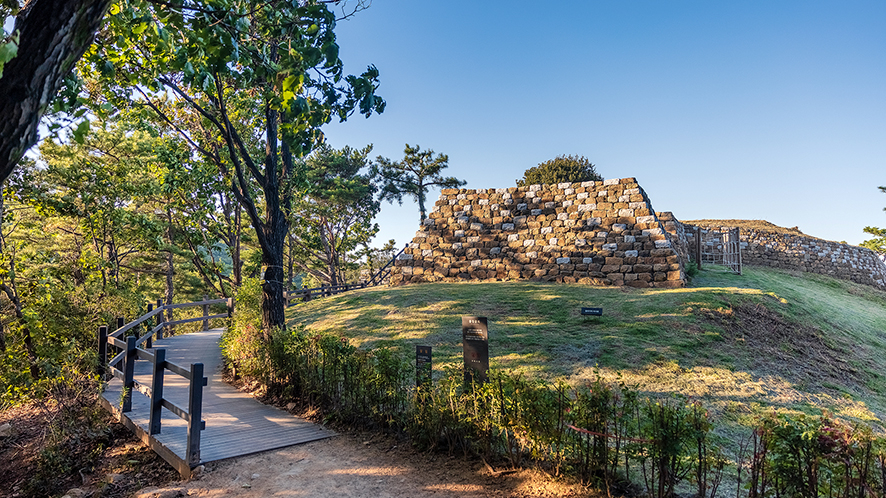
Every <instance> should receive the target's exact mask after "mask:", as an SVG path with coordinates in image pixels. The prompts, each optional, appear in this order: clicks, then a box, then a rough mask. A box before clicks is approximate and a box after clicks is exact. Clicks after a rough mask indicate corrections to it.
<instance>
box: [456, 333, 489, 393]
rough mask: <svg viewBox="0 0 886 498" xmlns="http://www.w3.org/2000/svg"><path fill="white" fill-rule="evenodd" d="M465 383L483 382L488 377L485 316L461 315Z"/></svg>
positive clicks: (487, 339)
mask: <svg viewBox="0 0 886 498" xmlns="http://www.w3.org/2000/svg"><path fill="white" fill-rule="evenodd" d="M461 336H462V348H463V349H464V359H465V385H470V384H471V383H473V382H479V383H485V382H486V381H487V380H488V378H489V329H488V327H487V323H486V317H485V316H463V317H461Z"/></svg>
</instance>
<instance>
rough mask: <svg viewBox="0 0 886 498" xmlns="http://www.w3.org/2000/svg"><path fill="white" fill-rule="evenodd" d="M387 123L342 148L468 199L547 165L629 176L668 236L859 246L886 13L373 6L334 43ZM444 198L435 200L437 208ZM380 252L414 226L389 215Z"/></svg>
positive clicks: (833, 8) (872, 188) (879, 140)
mask: <svg viewBox="0 0 886 498" xmlns="http://www.w3.org/2000/svg"><path fill="white" fill-rule="evenodd" d="M337 32H338V41H339V44H340V46H341V57H342V60H343V61H344V62H345V70H346V72H348V73H359V72H361V71H362V70H363V69H364V68H365V66H366V65H368V64H375V65H376V66H377V67H378V68H379V71H380V73H381V77H380V80H381V86H380V88H379V91H378V93H379V94H380V95H382V96H383V97H384V98H385V100H386V101H387V104H388V105H387V110H386V111H385V112H384V113H383V114H381V115H377V116H372V117H371V118H369V119H364V118H363V117H361V116H355V117H352V118H351V119H350V120H349V121H347V122H345V123H343V124H332V125H328V126H327V127H326V128H325V132H326V134H327V137H328V140H329V142H330V143H331V144H332V145H333V146H335V147H341V146H344V145H351V146H353V147H362V146H364V145H366V144H369V143H371V144H373V145H374V147H375V148H374V151H373V157H374V156H375V155H383V156H385V157H389V158H391V159H395V160H396V159H401V158H402V156H403V147H404V145H405V144H406V143H409V144H411V145H415V144H419V145H421V147H422V148H431V149H433V150H435V151H437V152H442V153H445V154H448V155H449V168H448V170H447V173H448V175H454V176H457V177H459V178H461V179H464V180H466V181H467V182H468V184H467V188H498V187H512V186H515V181H516V179H517V178H519V177H521V176H522V174H523V172H524V171H525V170H526V169H528V168H530V167H532V166H535V165H537V164H538V163H539V162H541V161H545V160H547V159H551V158H553V157H555V156H557V155H559V154H576V155H583V156H586V157H587V158H588V159H589V160H590V161H591V162H593V163H594V164H596V166H597V171H598V172H599V173H600V174H601V175H602V176H603V177H604V178H623V177H636V178H637V180H638V181H639V183H640V185H641V186H642V187H643V189H644V190H645V191H646V193H647V194H648V195H649V198H650V200H651V201H652V204H653V207H654V209H656V210H657V211H673V212H674V214H675V215H676V216H677V218H678V219H684V220H688V219H699V218H740V219H765V220H768V221H770V222H772V223H775V224H777V225H781V226H786V227H793V226H799V228H800V229H801V230H802V231H803V232H804V233H807V234H810V235H813V236H816V237H821V238H825V239H830V240H836V241H842V240H845V241H847V242H849V243H852V244H858V243H859V242H861V241H862V240H864V239H866V238H868V237H866V234H864V233H863V232H862V230H863V228H864V227H865V226H867V225H873V226H881V227H882V226H886V213H884V211H883V207H884V206H886V195H884V194H882V193H880V191H879V190H878V189H877V187H878V186H880V185H886V2H883V1H882V0H880V1H871V2H861V1H858V2H857V1H851V0H849V1H840V2H836V1H833V2H817V1H808V0H804V1H778V2H772V1H760V2H755V1H743V2H721V1H716V2H712V1H696V2H690V1H678V0H674V1H661V0H652V1H634V0H619V1H615V0H613V1H608V2H595V1H565V2H551V3H547V2H538V1H534V2H526V1H509V2H499V1H486V2H477V1H461V0H447V1H439V0H438V1H432V0H374V1H373V2H372V6H371V7H370V8H369V9H368V10H366V11H364V12H361V13H359V14H358V15H356V16H355V17H353V18H352V19H350V20H347V21H342V22H341V23H339V26H338V28H337ZM438 196H439V191H433V192H431V193H430V194H429V199H430V201H429V203H428V204H429V205H432V204H433V202H434V201H436V199H437V197H438ZM378 222H379V224H380V226H381V231H380V232H379V235H378V237H377V239H376V245H381V243H382V242H384V241H386V240H387V239H389V238H394V239H396V240H397V243H398V245H401V246H402V245H403V244H405V243H406V242H408V241H409V240H410V239H411V238H412V236H413V234H414V232H415V231H416V230H417V229H418V207H417V205H416V204H415V203H412V202H409V201H404V204H403V206H402V207H399V206H396V205H391V204H384V205H383V207H382V212H381V214H380V215H379V217H378Z"/></svg>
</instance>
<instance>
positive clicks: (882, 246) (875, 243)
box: [861, 187, 886, 253]
mask: <svg viewBox="0 0 886 498" xmlns="http://www.w3.org/2000/svg"><path fill="white" fill-rule="evenodd" d="M880 191H881V192H883V193H884V194H886V187H880ZM883 210H884V211H886V208H883ZM864 233H867V234H871V235H873V236H874V238H873V239H870V240H866V241H864V242H862V243H861V246H862V247H867V248H868V249H871V250H873V251H877V252H880V253H886V229H884V228H877V227H865V228H864Z"/></svg>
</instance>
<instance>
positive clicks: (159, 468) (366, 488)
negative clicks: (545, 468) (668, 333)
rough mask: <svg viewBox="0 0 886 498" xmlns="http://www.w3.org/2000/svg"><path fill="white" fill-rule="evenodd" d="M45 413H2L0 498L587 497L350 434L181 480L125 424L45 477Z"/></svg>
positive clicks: (524, 474)
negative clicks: (42, 461)
mask: <svg viewBox="0 0 886 498" xmlns="http://www.w3.org/2000/svg"><path fill="white" fill-rule="evenodd" d="M52 416H53V412H52V410H48V411H47V410H45V409H40V408H38V407H36V406H25V407H18V408H15V409H10V410H6V411H3V412H0V426H4V425H6V426H7V427H6V429H5V432H4V434H2V435H0V497H15V498H19V497H31V496H54V497H59V496H65V495H67V496H70V497H71V498H98V497H105V498H111V497H114V498H117V497H120V498H123V497H132V496H135V497H140V498H155V497H156V498H174V497H180V496H181V497H184V496H195V497H205V498H211V497H226V496H237V497H243V498H251V497H256V498H257V497H302V496H304V497H315V496H317V497H320V496H336V497H355V498H357V497H359V498H384V497H397V498H408V497H427V496H434V497H527V498H528V497H539V498H542V497H555V496H557V497H558V496H573V497H577V496H594V494H593V493H592V492H590V491H588V490H586V489H585V488H583V487H582V486H579V485H575V484H569V483H567V482H564V481H562V480H558V479H555V478H553V477H551V476H548V475H546V474H544V473H542V472H538V471H533V470H519V471H508V470H506V469H501V468H492V467H490V466H487V464H486V463H485V462H484V461H483V460H481V459H478V458H464V457H458V458H456V457H450V456H448V455H447V454H445V453H442V454H441V453H433V454H429V453H425V452H419V451H416V450H415V449H413V448H412V447H411V445H410V444H409V443H408V442H404V441H398V440H397V439H395V438H393V437H391V436H386V435H383V434H378V433H355V432H344V433H341V434H339V435H338V436H336V437H333V438H330V439H326V440H322V441H315V442H312V443H307V444H303V445H298V446H290V447H288V448H283V449H279V450H275V451H268V452H264V453H259V454H255V455H251V456H245V457H240V458H236V459H231V460H226V461H221V462H213V463H211V464H209V465H207V466H206V468H205V469H203V471H202V473H200V474H199V475H197V476H194V477H192V478H191V479H189V480H184V481H182V480H181V479H180V477H179V475H178V473H177V472H176V471H175V470H174V469H173V468H172V467H171V466H170V465H169V464H167V463H166V462H165V461H163V460H162V459H161V458H160V457H159V456H157V455H156V454H155V453H154V452H152V451H150V450H149V449H147V448H146V447H145V446H144V445H142V444H141V442H139V441H138V440H137V439H136V438H135V436H133V435H132V434H131V433H130V432H129V431H128V430H127V429H126V428H125V427H123V426H122V425H121V424H118V423H108V424H107V425H104V427H105V430H103V431H102V434H101V435H100V437H96V438H94V439H92V441H91V444H86V445H75V446H76V447H81V448H83V450H84V451H83V454H80V455H69V456H70V457H71V458H70V461H69V462H66V465H59V467H65V468H64V469H63V468H54V469H52V471H51V472H50V473H49V474H46V473H45V471H44V472H42V473H41V471H40V468H39V466H38V464H37V460H38V459H37V458H36V457H37V454H38V452H39V451H40V450H41V448H43V447H44V445H45V443H46V438H47V432H48V421H49V420H50V419H51V418H52ZM108 420H110V418H108ZM80 441H81V442H84V441H83V440H80ZM87 446H88V447H89V448H87ZM493 463H494V462H493ZM41 474H42V475H41ZM35 476H37V481H36V485H35V481H34V478H35ZM29 481H30V482H29ZM66 493H67V494H66Z"/></svg>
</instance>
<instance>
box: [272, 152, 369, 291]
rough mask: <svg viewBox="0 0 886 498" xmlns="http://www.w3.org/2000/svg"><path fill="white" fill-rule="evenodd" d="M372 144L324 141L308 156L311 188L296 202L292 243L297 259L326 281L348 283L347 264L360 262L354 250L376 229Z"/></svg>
mask: <svg viewBox="0 0 886 498" xmlns="http://www.w3.org/2000/svg"><path fill="white" fill-rule="evenodd" d="M371 150H372V146H367V147H364V148H363V149H360V150H357V149H352V148H350V147H344V148H343V149H341V150H335V149H333V148H332V147H329V146H328V145H322V146H320V147H319V148H318V149H317V150H315V151H314V152H313V153H312V154H311V155H310V156H309V157H308V158H307V159H306V160H305V161H304V165H303V166H304V169H305V176H306V178H307V185H308V188H307V190H306V191H305V192H304V193H303V194H302V195H298V196H295V198H294V199H293V202H292V216H291V223H292V230H291V233H290V244H291V245H292V249H293V256H294V257H293V261H294V262H295V264H296V265H297V266H298V267H299V268H300V269H301V270H302V271H305V272H307V273H309V274H310V275H312V276H313V277H315V278H316V279H317V280H319V281H321V282H323V283H327V284H329V285H338V284H341V283H344V282H343V281H344V280H345V278H344V276H345V275H344V274H345V270H348V269H355V268H356V266H355V263H354V260H355V259H356V258H357V257H359V255H358V254H356V253H355V250H356V249H357V248H358V246H361V245H362V246H365V245H367V244H368V243H369V241H370V240H371V239H372V237H374V236H375V234H376V233H377V232H378V224H377V223H373V221H372V220H373V218H374V217H375V215H376V214H378V211H379V207H380V205H379V204H380V203H379V201H378V200H376V198H375V193H376V191H377V190H378V187H377V186H376V184H375V181H374V180H375V177H374V171H373V170H371V169H370V168H369V161H368V160H367V157H368V156H369V152H370V151H371ZM352 267H353V268H352Z"/></svg>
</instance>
